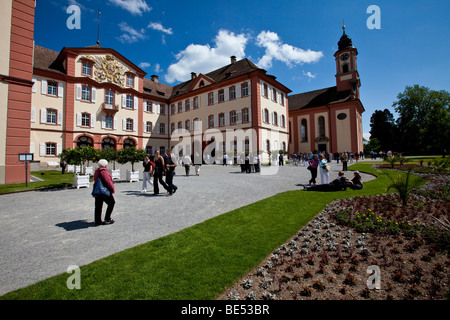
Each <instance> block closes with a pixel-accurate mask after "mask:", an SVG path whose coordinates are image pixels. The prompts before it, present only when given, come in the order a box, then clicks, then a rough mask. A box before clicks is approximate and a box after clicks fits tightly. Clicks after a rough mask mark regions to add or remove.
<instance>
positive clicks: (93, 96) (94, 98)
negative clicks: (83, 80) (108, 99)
mask: <svg viewBox="0 0 450 320" xmlns="http://www.w3.org/2000/svg"><path fill="white" fill-rule="evenodd" d="M96 101H97V88H94V87H92V96H91V102H96Z"/></svg>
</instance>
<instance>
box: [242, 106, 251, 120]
mask: <svg viewBox="0 0 450 320" xmlns="http://www.w3.org/2000/svg"><path fill="white" fill-rule="evenodd" d="M242 122H243V123H246V122H250V114H249V111H248V108H244V109H242Z"/></svg>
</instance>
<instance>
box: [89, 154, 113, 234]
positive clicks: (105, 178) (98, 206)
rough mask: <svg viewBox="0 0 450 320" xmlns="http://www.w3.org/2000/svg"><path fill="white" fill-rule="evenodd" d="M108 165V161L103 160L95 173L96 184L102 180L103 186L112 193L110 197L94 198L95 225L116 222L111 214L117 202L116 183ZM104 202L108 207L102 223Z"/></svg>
mask: <svg viewBox="0 0 450 320" xmlns="http://www.w3.org/2000/svg"><path fill="white" fill-rule="evenodd" d="M107 165H108V161H107V160H105V159H101V160H99V162H98V167H99V168H98V169H97V170H96V171H95V173H94V182H95V181H97V180H98V179H101V181H102V183H103V185H104V186H105V187H106V188H107V189H108V190H109V192H110V193H111V195H110V196H94V198H95V225H96V226H99V225H103V224H112V223H114V220H113V219H111V214H112V211H113V209H114V205H115V203H116V201H115V200H114V197H113V194H114V192H115V188H114V183H113V180H112V177H111V174H110V173H109V171H108V169H107V168H106V166H107ZM103 202H105V203H106V204H107V205H108V207H107V209H106V213H105V220H104V221H102V209H103Z"/></svg>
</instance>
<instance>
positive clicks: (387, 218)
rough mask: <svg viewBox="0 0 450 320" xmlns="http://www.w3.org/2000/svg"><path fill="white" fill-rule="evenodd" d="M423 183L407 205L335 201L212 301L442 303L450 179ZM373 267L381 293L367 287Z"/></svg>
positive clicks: (382, 199) (390, 200) (388, 197)
mask: <svg viewBox="0 0 450 320" xmlns="http://www.w3.org/2000/svg"><path fill="white" fill-rule="evenodd" d="M427 178H428V179H429V182H428V183H426V184H425V185H424V186H423V187H422V188H420V189H419V190H415V191H413V193H412V194H411V197H410V200H409V202H408V204H407V205H406V206H403V205H402V201H401V199H400V198H399V197H398V196H396V195H395V194H383V195H378V196H372V197H368V196H367V197H366V196H364V197H356V198H351V199H344V200H337V201H334V202H333V203H331V204H330V205H329V206H327V207H326V208H325V209H324V210H323V211H322V212H321V213H319V214H318V215H317V216H316V217H315V218H314V219H313V220H312V221H310V223H309V224H308V225H306V226H305V227H303V228H302V229H301V230H300V231H299V232H298V233H297V234H296V235H294V236H293V237H292V238H291V239H289V240H288V241H287V242H286V243H285V244H283V245H281V246H280V247H279V248H277V249H276V250H275V251H274V252H273V253H272V254H271V255H269V256H268V257H267V258H266V259H265V260H264V261H262V263H261V264H260V265H259V266H258V267H257V268H255V269H254V270H252V271H250V272H249V273H248V274H247V275H245V276H244V277H243V278H242V279H240V280H239V281H238V282H237V283H236V284H234V285H233V286H231V287H230V288H228V289H227V290H226V291H225V292H224V293H222V294H221V295H220V296H219V297H218V299H242V300H245V299H251V300H253V299H258V300H260V299H277V300H296V299H333V300H336V299H382V300H384V299H446V297H447V296H448V293H449V288H448V285H449V283H448V282H449V270H450V260H449V241H450V231H449V230H448V226H446V225H445V224H444V223H442V222H444V221H445V220H444V219H445V218H447V219H448V214H449V212H448V208H449V207H450V205H449V204H450V203H449V187H448V186H449V185H450V184H449V182H450V178H449V176H448V175H432V176H428V177H427ZM439 220H440V221H439ZM374 266H375V267H378V268H379V270H380V285H381V288H380V289H370V288H369V286H368V285H367V284H368V279H369V277H370V276H371V272H370V270H369V273H368V267H371V268H372V267H374Z"/></svg>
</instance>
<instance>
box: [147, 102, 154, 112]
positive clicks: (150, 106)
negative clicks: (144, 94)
mask: <svg viewBox="0 0 450 320" xmlns="http://www.w3.org/2000/svg"><path fill="white" fill-rule="evenodd" d="M145 111H147V112H152V113H153V102H151V101H147V109H146V110H145Z"/></svg>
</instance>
